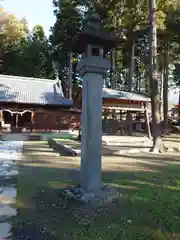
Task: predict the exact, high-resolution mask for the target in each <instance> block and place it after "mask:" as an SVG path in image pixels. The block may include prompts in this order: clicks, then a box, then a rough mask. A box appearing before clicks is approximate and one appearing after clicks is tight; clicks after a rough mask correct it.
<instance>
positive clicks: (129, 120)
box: [126, 111, 133, 136]
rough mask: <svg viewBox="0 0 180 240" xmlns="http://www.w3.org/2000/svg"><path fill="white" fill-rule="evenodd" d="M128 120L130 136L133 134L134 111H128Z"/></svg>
mask: <svg viewBox="0 0 180 240" xmlns="http://www.w3.org/2000/svg"><path fill="white" fill-rule="evenodd" d="M126 121H127V128H128V129H127V131H128V135H129V136H132V132H133V130H132V113H131V112H129V111H128V112H127V115H126Z"/></svg>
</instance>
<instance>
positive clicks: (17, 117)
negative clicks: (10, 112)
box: [16, 113, 19, 128]
mask: <svg viewBox="0 0 180 240" xmlns="http://www.w3.org/2000/svg"><path fill="white" fill-rule="evenodd" d="M18 119H19V116H18V113H16V128H18Z"/></svg>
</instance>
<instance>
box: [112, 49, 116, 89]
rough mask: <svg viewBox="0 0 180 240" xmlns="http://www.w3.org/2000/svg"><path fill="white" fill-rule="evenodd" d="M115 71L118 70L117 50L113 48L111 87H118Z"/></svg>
mask: <svg viewBox="0 0 180 240" xmlns="http://www.w3.org/2000/svg"><path fill="white" fill-rule="evenodd" d="M115 72H116V50H115V48H113V49H112V50H111V88H112V89H115V88H116V82H115Z"/></svg>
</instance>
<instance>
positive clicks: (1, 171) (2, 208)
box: [0, 137, 23, 239]
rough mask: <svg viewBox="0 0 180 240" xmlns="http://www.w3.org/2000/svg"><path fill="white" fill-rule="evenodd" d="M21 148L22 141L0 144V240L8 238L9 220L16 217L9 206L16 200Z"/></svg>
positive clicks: (14, 211)
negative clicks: (17, 165) (17, 166)
mask: <svg viewBox="0 0 180 240" xmlns="http://www.w3.org/2000/svg"><path fill="white" fill-rule="evenodd" d="M9 139H10V137H9ZM22 147H23V141H3V142H1V143H0V239H2V238H7V237H9V235H10V231H11V224H10V222H9V218H11V217H12V216H14V215H16V210H15V209H13V208H12V207H11V206H10V205H11V204H12V203H14V201H15V198H16V184H15V182H16V181H15V180H16V175H17V174H18V171H17V168H16V160H18V159H19V158H20V157H21V152H22Z"/></svg>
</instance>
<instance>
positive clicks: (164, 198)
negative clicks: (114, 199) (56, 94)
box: [12, 142, 180, 240]
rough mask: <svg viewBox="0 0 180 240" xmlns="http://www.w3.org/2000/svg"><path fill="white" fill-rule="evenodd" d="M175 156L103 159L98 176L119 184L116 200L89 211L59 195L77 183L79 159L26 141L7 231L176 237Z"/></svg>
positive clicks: (144, 239) (83, 239)
mask: <svg viewBox="0 0 180 240" xmlns="http://www.w3.org/2000/svg"><path fill="white" fill-rule="evenodd" d="M178 158H179V155H178V154H174V155H173V156H170V155H164V156H161V157H158V156H156V155H150V154H146V155H139V156H135V157H132V156H128V155H127V156H122V157H112V158H110V157H108V158H104V160H103V162H104V169H105V170H104V173H103V180H104V182H106V183H108V184H115V185H116V186H117V187H118V188H119V190H120V191H121V199H120V200H119V202H118V203H113V204H112V205H111V206H109V207H104V208H100V209H96V210H95V209H92V208H87V207H85V206H80V205H79V204H77V203H75V202H72V201H71V202H70V201H65V200H64V199H62V198H61V196H60V189H61V188H64V187H66V186H69V185H72V184H76V183H77V181H78V171H77V168H78V166H79V158H76V157H73V158H71V157H66V156H57V155H56V154H55V153H54V152H53V151H52V150H51V149H49V148H48V147H47V145H46V142H41V143H40V142H39V143H37V142H36V143H32V142H31V143H26V145H25V147H24V159H23V160H22V161H21V162H20V163H19V165H20V167H19V169H20V170H19V176H18V179H17V192H18V194H17V202H16V204H15V207H17V208H18V214H17V216H16V217H14V218H13V219H12V225H13V234H14V235H15V236H17V239H21V238H20V237H19V236H25V235H29V236H31V237H32V236H34V238H29V239H38V240H41V239H48V240H51V239H58V240H61V239H62V240H90V239H93V240H131V239H132V240H148V239H149V240H165V239H169V240H171V239H172V240H173V239H174V240H176V239H177V240H178V239H180V164H179V162H178ZM38 233H41V235H38ZM32 234H34V235H32ZM18 237H19V238H18ZM15 239H16V238H15ZM22 239H25V238H22ZM27 239H28V238H27Z"/></svg>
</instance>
